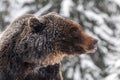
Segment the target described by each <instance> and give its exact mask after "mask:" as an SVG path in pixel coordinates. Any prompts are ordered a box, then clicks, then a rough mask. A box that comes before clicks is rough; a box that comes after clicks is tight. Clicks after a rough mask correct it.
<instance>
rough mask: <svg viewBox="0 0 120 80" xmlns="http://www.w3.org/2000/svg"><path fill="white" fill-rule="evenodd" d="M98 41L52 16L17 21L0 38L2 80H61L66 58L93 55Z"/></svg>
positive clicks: (55, 15) (30, 17)
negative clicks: (61, 68) (63, 60)
mask: <svg viewBox="0 0 120 80" xmlns="http://www.w3.org/2000/svg"><path fill="white" fill-rule="evenodd" d="M96 43H97V40H96V39H94V38H93V37H91V36H89V35H88V34H86V33H85V32H83V30H82V29H81V26H80V25H79V24H78V23H77V22H75V21H73V20H70V19H65V18H63V17H61V16H60V15H58V14H57V13H54V12H51V13H48V14H46V15H43V16H40V17H38V18H36V17H34V16H33V15H32V14H27V15H23V16H21V17H19V18H17V19H15V20H14V21H13V22H12V23H11V24H10V25H9V26H8V27H7V29H6V30H5V31H4V32H3V33H2V34H1V35H0V80H62V76H61V71H60V65H61V64H60V61H61V59H62V58H63V57H64V56H68V55H80V54H83V53H90V52H92V51H94V50H95V49H96Z"/></svg>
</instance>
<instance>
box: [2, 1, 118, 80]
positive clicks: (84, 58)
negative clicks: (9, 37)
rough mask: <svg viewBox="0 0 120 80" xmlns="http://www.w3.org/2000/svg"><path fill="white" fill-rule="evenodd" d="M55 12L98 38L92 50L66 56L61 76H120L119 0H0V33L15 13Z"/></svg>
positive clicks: (83, 79) (71, 79)
mask: <svg viewBox="0 0 120 80" xmlns="http://www.w3.org/2000/svg"><path fill="white" fill-rule="evenodd" d="M48 12H57V13H59V14H60V15H62V16H63V17H66V18H70V19H72V20H75V21H77V22H78V23H79V24H81V25H82V28H83V29H84V31H85V32H87V33H88V34H90V35H92V36H94V37H95V38H97V39H99V43H98V49H97V51H96V52H95V53H93V54H82V55H80V56H71V57H65V58H64V60H62V67H61V70H62V73H63V78H64V80H120V0H0V33H1V32H2V31H3V30H4V29H5V28H6V27H7V25H9V24H10V22H11V21H13V20H14V19H15V18H17V17H18V16H21V15H23V14H27V13H29V14H34V15H35V16H40V15H43V14H46V13H48Z"/></svg>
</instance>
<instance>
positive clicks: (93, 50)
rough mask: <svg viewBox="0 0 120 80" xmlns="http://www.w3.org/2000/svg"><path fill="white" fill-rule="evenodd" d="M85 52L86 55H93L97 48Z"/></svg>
mask: <svg viewBox="0 0 120 80" xmlns="http://www.w3.org/2000/svg"><path fill="white" fill-rule="evenodd" d="M85 51H86V53H87V54H88V53H95V52H96V51H97V47H94V48H93V49H91V50H85Z"/></svg>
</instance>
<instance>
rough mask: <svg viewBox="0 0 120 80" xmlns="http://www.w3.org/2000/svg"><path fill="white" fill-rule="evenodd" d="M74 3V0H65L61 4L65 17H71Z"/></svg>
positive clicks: (62, 13) (61, 11) (61, 12)
mask: <svg viewBox="0 0 120 80" xmlns="http://www.w3.org/2000/svg"><path fill="white" fill-rule="evenodd" d="M73 5H74V4H73V2H72V0H63V1H62V4H61V10H60V14H61V15H62V16H65V17H69V16H70V11H71V10H72V9H71V8H72V6H73Z"/></svg>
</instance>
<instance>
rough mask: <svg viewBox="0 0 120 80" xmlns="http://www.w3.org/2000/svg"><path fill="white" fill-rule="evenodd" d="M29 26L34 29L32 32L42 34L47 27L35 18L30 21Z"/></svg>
mask: <svg viewBox="0 0 120 80" xmlns="http://www.w3.org/2000/svg"><path fill="white" fill-rule="evenodd" d="M28 26H29V27H30V28H31V29H32V32H41V31H43V29H44V28H45V25H44V24H43V23H42V22H40V21H39V20H38V19H37V18H35V17H32V18H30V19H29V20H28Z"/></svg>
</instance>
